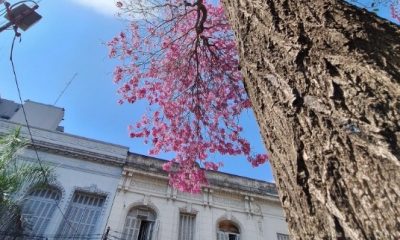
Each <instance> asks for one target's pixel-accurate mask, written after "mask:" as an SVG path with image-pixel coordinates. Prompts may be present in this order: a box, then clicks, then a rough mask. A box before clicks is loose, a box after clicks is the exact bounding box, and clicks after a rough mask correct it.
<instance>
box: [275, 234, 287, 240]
mask: <svg viewBox="0 0 400 240" xmlns="http://www.w3.org/2000/svg"><path fill="white" fill-rule="evenodd" d="M276 236H277V238H278V240H290V238H289V235H287V234H283V233H277V234H276Z"/></svg>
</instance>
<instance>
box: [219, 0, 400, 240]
mask: <svg viewBox="0 0 400 240" xmlns="http://www.w3.org/2000/svg"><path fill="white" fill-rule="evenodd" d="M223 4H224V6H225V9H226V14H227V16H228V18H229V21H230V22H231V25H232V28H233V29H234V31H235V33H236V38H237V41H238V48H239V52H240V61H241V68H242V72H243V75H244V82H245V87H246V89H247V92H248V94H249V96H250V98H251V101H252V103H253V107H254V111H255V113H256V117H257V120H258V123H259V125H260V128H261V132H262V136H263V138H264V141H265V144H266V145H267V148H268V149H269V151H270V153H271V164H272V167H273V169H274V174H275V179H276V183H277V186H278V189H279V195H280V199H281V202H282V205H283V208H284V210H285V213H286V218H287V221H288V224H289V229H290V232H291V237H292V238H293V239H307V240H309V239H400V187H399V185H400V45H399V43H400V28H399V27H398V26H396V25H393V24H390V23H388V22H387V21H385V20H382V19H380V18H378V17H376V16H375V15H374V14H371V13H368V12H366V11H364V10H361V9H358V8H355V7H353V6H350V5H348V4H346V3H345V2H343V1H339V0H223Z"/></svg>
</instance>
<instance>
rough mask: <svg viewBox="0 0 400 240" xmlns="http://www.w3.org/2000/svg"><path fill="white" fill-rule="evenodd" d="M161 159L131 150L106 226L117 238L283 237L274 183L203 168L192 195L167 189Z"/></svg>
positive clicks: (283, 225) (284, 230) (253, 239)
mask: <svg viewBox="0 0 400 240" xmlns="http://www.w3.org/2000/svg"><path fill="white" fill-rule="evenodd" d="M163 163H164V161H163V160H159V159H154V158H150V157H147V156H142V155H137V154H133V153H130V154H129V155H128V159H127V164H126V165H125V166H124V169H123V172H122V178H121V180H120V183H119V185H118V192H117V194H116V197H115V200H114V204H113V208H112V210H111V214H110V217H109V222H108V226H109V227H110V235H111V236H113V237H115V238H117V239H134V240H141V239H145V240H153V239H154V240H155V239H160V240H161V239H162V240H202V239H210V240H239V239H242V240H247V239H249V240H275V239H279V240H283V239H288V237H287V226H286V222H285V218H284V216H283V212H282V208H281V206H280V202H279V199H278V197H277V192H276V188H275V185H274V184H271V183H267V182H263V181H258V180H254V179H249V178H244V177H239V176H234V175H230V174H226V173H221V172H207V179H208V181H209V186H207V187H204V188H203V190H202V192H201V193H200V194H196V195H192V194H189V193H182V192H179V191H176V190H174V189H172V188H171V187H170V186H169V185H168V176H167V175H166V174H165V172H163V170H162V164H163Z"/></svg>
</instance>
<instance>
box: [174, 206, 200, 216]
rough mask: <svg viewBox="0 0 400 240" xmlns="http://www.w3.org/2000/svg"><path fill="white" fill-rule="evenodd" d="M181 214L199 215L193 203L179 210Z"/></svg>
mask: <svg viewBox="0 0 400 240" xmlns="http://www.w3.org/2000/svg"><path fill="white" fill-rule="evenodd" d="M179 212H181V213H188V214H193V215H197V213H199V211H198V210H197V209H195V208H193V203H186V205H185V206H184V207H180V208H179Z"/></svg>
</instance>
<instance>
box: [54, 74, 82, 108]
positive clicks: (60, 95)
mask: <svg viewBox="0 0 400 240" xmlns="http://www.w3.org/2000/svg"><path fill="white" fill-rule="evenodd" d="M76 76H78V73H75V74H74V75H73V76H72V78H71V79H70V80H69V81H68V82H67V84H66V85H65V87H64V89H63V90H62V91H61V92H60V94H59V95H58V97H57V99H56V101H55V102H54V104H53V105H56V104H57V102H58V100H60V98H61V97H62V95H64V93H65V91H66V90H67V88H68V87H69V85H71V83H72V81H73V80H74V79H75V78H76Z"/></svg>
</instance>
